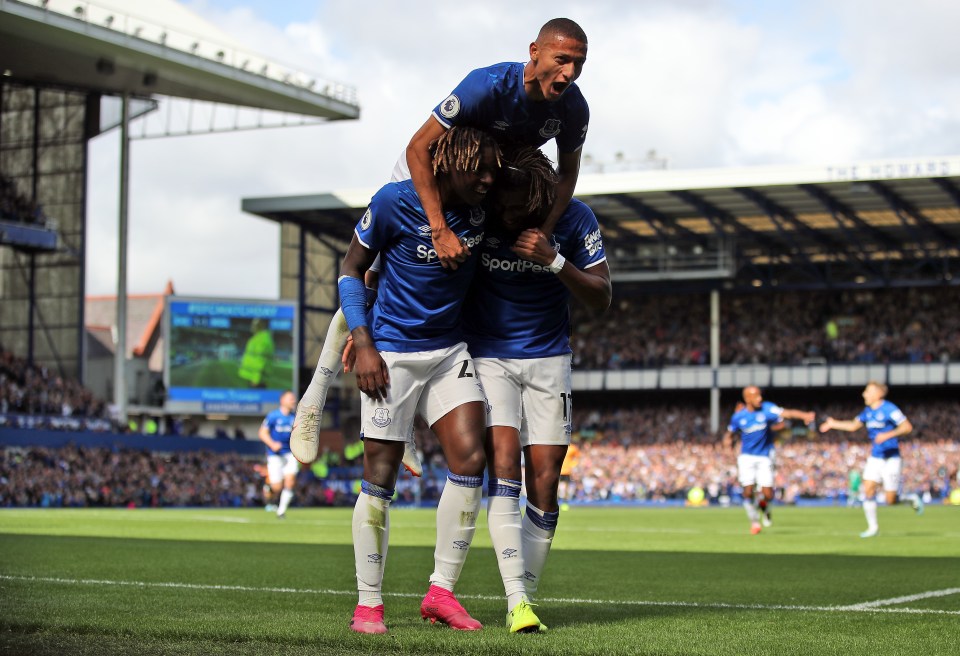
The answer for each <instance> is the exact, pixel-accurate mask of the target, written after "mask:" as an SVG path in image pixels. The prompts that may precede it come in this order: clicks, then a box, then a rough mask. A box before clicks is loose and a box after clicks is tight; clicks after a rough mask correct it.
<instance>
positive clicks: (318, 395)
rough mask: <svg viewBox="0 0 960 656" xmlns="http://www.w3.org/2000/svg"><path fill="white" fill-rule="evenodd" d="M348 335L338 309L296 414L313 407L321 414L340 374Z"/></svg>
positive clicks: (344, 321) (340, 311)
mask: <svg viewBox="0 0 960 656" xmlns="http://www.w3.org/2000/svg"><path fill="white" fill-rule="evenodd" d="M349 335H350V329H349V328H348V327H347V320H346V319H344V317H343V311H342V310H339V309H338V310H337V312H336V313H335V314H334V315H333V318H332V319H330V326H329V327H328V328H327V336H326V337H325V338H324V340H323V348H322V349H321V351H320V358H319V359H318V360H317V368H316V369H315V370H314V372H313V379H312V380H311V381H310V385H308V386H307V390H306V391H305V392H304V393H303V398H301V399H300V402H299V403H298V404H297V412H298V414H299V413H300V412H302V411H304V410H306V409H307V408H310V407H313V406H316V407H317V408H319V409H320V411H321V412H323V406H324V404H325V403H326V402H327V391H328V390H329V389H330V385H331V384H332V383H333V381H334V380H335V379H336V377H337V374H339V373H340V369H341V367H342V364H341V362H340V358H341V357H342V356H343V350H344V349H345V348H346V346H347V337H348V336H349ZM298 419H299V417H298ZM297 423H299V421H298V422H297Z"/></svg>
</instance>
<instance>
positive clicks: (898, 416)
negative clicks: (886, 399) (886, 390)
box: [890, 403, 907, 426]
mask: <svg viewBox="0 0 960 656" xmlns="http://www.w3.org/2000/svg"><path fill="white" fill-rule="evenodd" d="M906 420H907V416H906V415H905V414H903V411H902V410H900V408H898V407H897V406H895V405H893V404H892V403H891V404H890V421H892V422H893V423H894V424H896V425H897V426H899V425H900V424H902V423H903V422H905V421H906Z"/></svg>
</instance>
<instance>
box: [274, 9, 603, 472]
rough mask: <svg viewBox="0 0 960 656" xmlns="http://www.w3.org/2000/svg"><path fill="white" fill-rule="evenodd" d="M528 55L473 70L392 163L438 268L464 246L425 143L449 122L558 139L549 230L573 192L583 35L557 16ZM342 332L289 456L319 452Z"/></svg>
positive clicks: (582, 111)
mask: <svg viewBox="0 0 960 656" xmlns="http://www.w3.org/2000/svg"><path fill="white" fill-rule="evenodd" d="M529 55H530V60H529V61H528V62H527V63H526V64H524V63H519V62H516V63H502V64H495V65H493V66H489V67H487V68H481V69H477V70H474V71H472V72H471V73H470V74H468V75H467V77H466V78H464V80H463V81H462V82H461V83H460V84H459V85H457V87H456V89H454V90H453V93H451V94H450V95H449V96H447V98H446V99H444V100H443V101H442V102H441V103H440V104H439V105H437V106H436V107H435V108H434V110H433V113H432V114H431V115H430V116H429V117H428V118H427V120H426V122H425V123H424V124H423V126H422V127H421V128H420V129H419V130H418V131H417V132H416V134H414V136H413V138H412V139H411V141H410V143H409V145H408V146H407V148H406V150H405V152H404V154H403V155H402V156H401V157H400V159H399V161H398V162H397V165H396V167H395V168H394V171H393V175H392V179H393V180H394V181H397V180H406V179H410V178H412V180H413V184H414V188H415V189H416V191H417V193H418V195H419V197H420V198H421V202H422V204H423V208H424V210H425V212H426V216H427V219H428V225H429V229H430V233H431V239H432V241H433V246H434V250H435V251H436V252H437V257H438V259H439V261H440V263H441V264H442V265H443V266H445V267H446V266H449V267H450V268H452V269H456V267H457V266H458V263H459V262H461V261H463V260H464V259H466V257H467V254H468V253H469V252H470V247H469V246H468V245H466V244H463V243H462V242H461V240H459V239H457V238H456V235H454V234H452V233H451V231H450V230H449V229H448V227H447V224H446V221H445V220H444V216H443V213H442V212H441V211H440V207H441V203H440V198H439V195H438V190H437V180H436V176H435V172H434V170H433V165H432V162H433V159H432V154H431V152H430V145H431V144H432V143H433V142H435V141H436V140H437V139H438V138H439V137H440V136H441V135H442V134H443V133H444V132H446V130H448V129H449V128H451V127H452V126H457V125H459V126H469V127H474V128H479V129H481V130H485V131H487V132H489V133H491V134H492V135H493V136H494V137H495V138H496V139H497V141H498V142H500V143H512V142H517V143H521V144H526V145H530V146H538V147H539V146H541V145H543V144H545V143H546V142H548V141H550V140H551V139H555V140H556V142H557V152H558V155H557V160H558V166H559V175H560V179H559V182H558V184H557V196H556V200H555V202H554V204H553V206H552V207H551V209H550V211H549V212H548V215H547V217H546V219H545V221H544V222H543V226H542V230H543V232H544V233H546V234H547V235H549V234H550V232H551V231H552V229H553V225H554V224H555V223H556V221H557V219H558V218H559V216H560V214H561V213H563V211H564V210H565V209H566V207H567V204H568V203H569V201H570V199H571V198H572V197H573V191H574V188H575V187H576V184H577V177H578V176H579V171H580V154H581V150H582V146H583V143H584V141H585V140H586V134H587V126H588V123H589V120H590V111H589V108H588V106H587V102H586V100H584V98H583V94H581V93H580V89H579V88H578V87H577V85H576V84H574V81H575V80H576V79H577V78H578V77H579V76H580V73H581V71H582V69H583V65H584V62H585V61H586V58H587V36H586V34H585V33H584V31H583V29H581V28H580V26H579V25H577V24H576V23H575V22H573V21H572V20H569V19H567V18H555V19H553V20H550V21H548V22H547V23H546V24H544V25H543V27H542V28H541V29H540V32H539V33H538V35H537V38H536V40H535V41H534V42H533V43H531V44H530V46H529ZM347 336H348V330H347V327H346V324H345V323H344V321H343V315H342V313H340V312H338V313H336V314H335V315H334V317H333V318H332V319H331V322H330V326H329V328H328V331H327V335H326V337H325V339H324V344H323V348H322V350H321V353H320V357H319V360H318V362H317V367H316V370H315V373H314V376H313V379H312V380H311V382H310V384H309V386H308V387H307V390H306V391H305V392H304V395H303V398H302V399H301V401H300V404H299V409H298V412H297V422H296V427H295V429H294V435H293V451H294V454H295V455H296V456H297V458H299V459H300V460H301V461H302V462H312V461H313V459H314V458H316V455H317V444H318V440H319V431H320V419H321V417H322V413H323V406H324V403H325V400H326V396H327V390H328V389H329V386H330V385H331V383H332V382H333V380H334V378H335V377H336V374H337V372H338V371H339V370H340V358H341V355H342V353H343V350H344V346H345V344H346V339H347ZM409 444H410V446H409V447H408V449H407V452H406V453H405V454H404V459H403V464H404V466H405V467H406V468H407V469H408V470H410V472H411V473H413V474H414V475H415V476H419V475H420V473H421V471H422V466H421V463H420V460H419V457H418V456H417V453H416V450H415V448H414V446H413V442H412V441H411V442H410V443H409Z"/></svg>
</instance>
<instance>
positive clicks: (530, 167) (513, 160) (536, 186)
mask: <svg viewBox="0 0 960 656" xmlns="http://www.w3.org/2000/svg"><path fill="white" fill-rule="evenodd" d="M559 179H560V178H559V176H558V175H557V172H556V170H554V168H553V162H551V161H550V159H549V158H548V157H547V156H546V155H544V154H543V151H541V150H540V149H539V148H534V147H533V146H524V145H511V146H505V147H504V149H503V167H502V168H501V171H500V177H499V178H498V180H497V184H498V185H500V186H501V188H502V189H504V190H511V191H512V190H516V189H519V188H521V187H525V188H526V189H527V212H529V213H530V214H531V215H537V216H540V217H541V218H544V217H546V214H547V212H549V211H550V208H551V207H553V203H554V201H555V200H556V198H557V182H558V181H559Z"/></svg>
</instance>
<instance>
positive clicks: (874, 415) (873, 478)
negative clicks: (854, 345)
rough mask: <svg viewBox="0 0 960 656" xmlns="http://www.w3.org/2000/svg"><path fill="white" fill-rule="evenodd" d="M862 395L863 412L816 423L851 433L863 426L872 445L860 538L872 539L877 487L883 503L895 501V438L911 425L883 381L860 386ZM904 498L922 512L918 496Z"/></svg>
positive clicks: (897, 461)
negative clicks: (889, 396)
mask: <svg viewBox="0 0 960 656" xmlns="http://www.w3.org/2000/svg"><path fill="white" fill-rule="evenodd" d="M862 396H863V402H864V403H865V404H866V407H865V408H864V409H863V412H861V413H860V414H859V415H857V416H856V417H855V418H854V419H850V420H848V421H842V420H839V419H834V418H833V417H827V420H826V421H824V422H823V423H822V424H820V432H821V433H826V432H827V431H829V430H840V431H848V432H853V431H858V430H860V429H861V428H863V427H864V426H866V427H867V435H868V436H869V437H870V442H871V443H872V444H873V447H872V448H871V449H870V457H869V458H867V464H866V467H864V469H863V514H864V515H866V517H867V530H866V531H864V532H863V533H861V534H860V537H862V538H872V537H874V536H875V535H877V533H879V532H880V525H879V523H878V522H877V486H880V485H882V486H883V491H884V492H885V493H886V497H887V505H889V506H892V505H894V504H896V503H897V502H898V501H899V498H898V495H897V493H898V491H899V489H900V474H901V467H902V465H901V461H900V442H899V441H898V439H897V438H899V437H902V436H904V435H907V434H908V433H910V431H912V430H913V424H911V423H910V420H909V419H907V417H906V415H904V414H903V412H902V411H901V410H900V408H898V407H897V406H895V405H894V404H893V403H891V402H890V401H887V400H886V396H887V386H886V385H884V384H883V383H880V382H877V381H870V382H869V383H867V386H866V387H864V388H863V394H862ZM905 498H907V499H909V500H910V501H911V503H912V504H913V509H914V510H916V511H917V512H918V513H920V512H923V501H922V500H921V499H920V497H919V496H918V495H916V494H912V495H908V496H906V497H905Z"/></svg>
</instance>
